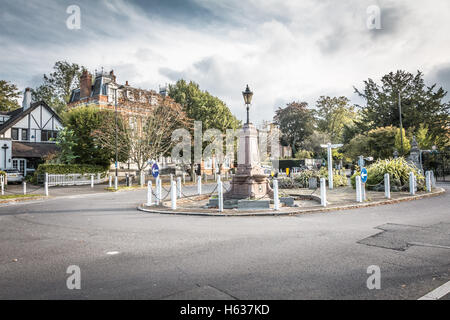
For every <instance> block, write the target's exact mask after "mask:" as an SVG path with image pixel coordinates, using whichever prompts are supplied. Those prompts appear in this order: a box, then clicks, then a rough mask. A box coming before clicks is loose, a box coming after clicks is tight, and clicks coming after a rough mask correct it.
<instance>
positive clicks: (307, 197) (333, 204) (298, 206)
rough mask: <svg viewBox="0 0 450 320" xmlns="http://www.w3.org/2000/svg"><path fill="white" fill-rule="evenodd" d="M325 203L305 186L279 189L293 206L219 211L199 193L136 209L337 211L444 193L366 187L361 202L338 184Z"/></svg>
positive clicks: (234, 213)
mask: <svg viewBox="0 0 450 320" xmlns="http://www.w3.org/2000/svg"><path fill="white" fill-rule="evenodd" d="M327 191H328V192H327V206H326V207H324V206H322V205H321V203H320V194H317V193H318V192H317V190H314V191H312V190H309V189H284V190H281V193H282V194H283V197H289V198H292V199H293V202H294V204H293V205H294V206H292V204H291V202H290V201H289V205H287V204H286V203H282V202H280V204H282V205H281V206H280V207H279V210H274V205H273V201H270V204H269V208H268V209H267V208H261V209H258V208H252V209H246V208H233V209H229V208H226V207H225V206H224V210H223V212H219V211H218V209H217V208H209V207H208V203H209V201H210V197H209V196H207V195H201V196H196V197H189V198H181V199H178V200H177V209H175V210H172V209H171V201H164V202H162V204H161V205H159V206H155V205H152V206H148V205H146V204H141V205H139V206H138V210H140V211H143V212H147V213H157V214H174V215H195V216H216V217H226V216H281V215H297V214H305V213H314V212H324V211H338V210H348V209H355V208H363V207H371V206H379V205H386V204H394V203H399V202H403V201H411V200H419V199H423V198H428V197H433V196H439V195H441V194H443V193H445V189H443V188H433V190H432V191H431V192H425V191H421V192H417V193H416V194H415V195H410V194H409V193H408V192H392V193H391V199H386V198H385V197H384V193H383V192H377V191H367V194H366V195H367V200H365V201H364V202H360V203H359V202H356V199H355V191H354V190H353V189H352V188H351V187H340V188H335V189H333V190H327Z"/></svg>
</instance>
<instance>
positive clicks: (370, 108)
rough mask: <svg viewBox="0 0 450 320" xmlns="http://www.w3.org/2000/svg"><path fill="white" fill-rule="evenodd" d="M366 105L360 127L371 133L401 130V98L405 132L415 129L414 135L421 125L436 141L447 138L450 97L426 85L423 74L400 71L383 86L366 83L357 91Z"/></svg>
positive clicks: (386, 78) (384, 78)
mask: <svg viewBox="0 0 450 320" xmlns="http://www.w3.org/2000/svg"><path fill="white" fill-rule="evenodd" d="M355 92H356V93H357V94H358V95H359V96H360V97H362V98H363V99H364V100H365V102H366V105H365V106H362V107H360V108H361V109H362V120H361V121H358V122H359V126H361V127H363V128H365V130H366V131H368V130H369V129H375V128H376V127H386V126H390V125H394V126H399V122H400V121H399V94H400V97H401V98H400V99H401V108H402V120H403V121H402V122H403V127H404V128H405V129H410V128H413V130H414V132H415V131H416V130H418V129H419V127H420V124H421V123H423V124H425V125H427V127H428V129H429V132H430V134H431V135H432V136H433V137H439V136H441V137H442V136H446V135H447V134H448V131H449V129H448V128H449V126H450V115H449V110H450V104H449V103H444V102H443V99H444V97H445V96H446V94H447V91H445V90H444V89H443V88H442V87H439V88H438V87H437V85H436V84H433V85H431V86H427V85H425V81H424V79H423V74H422V73H421V72H420V71H417V74H415V75H414V74H412V73H409V72H406V71H402V70H398V71H397V72H395V73H394V72H390V73H389V74H386V75H385V76H383V77H382V78H381V84H377V83H376V82H375V81H373V80H372V79H368V80H367V81H364V89H363V90H362V91H360V90H358V89H357V88H355Z"/></svg>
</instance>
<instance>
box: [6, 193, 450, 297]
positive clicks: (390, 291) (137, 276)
mask: <svg viewBox="0 0 450 320" xmlns="http://www.w3.org/2000/svg"><path fill="white" fill-rule="evenodd" d="M441 186H443V185H441ZM445 187H446V188H447V189H449V188H448V187H449V185H446V186H445ZM144 199H145V191H143V190H141V191H131V192H120V193H106V194H105V193H103V194H92V195H86V194H84V195H80V196H73V197H58V198H55V199H51V200H45V201H34V202H27V203H20V204H11V205H2V206H0V299H118V298H124V299H207V298H208V299H418V298H420V297H422V296H424V295H425V294H427V293H428V292H430V291H432V290H433V289H435V288H437V287H439V286H441V285H443V284H445V283H447V282H448V281H449V280H450V242H449V241H450V195H449V194H448V192H447V193H446V194H444V195H442V196H438V197H433V198H428V199H423V200H417V201H410V202H403V203H399V204H393V205H386V206H379V207H371V208H363V209H353V210H347V211H336V212H326V213H315V214H305V215H299V216H283V217H199V216H170V215H158V214H149V213H143V212H140V211H137V210H136V206H137V204H138V203H139V202H144ZM111 253H113V254H111ZM114 253H115V254H114ZM71 265H76V266H79V267H80V270H81V289H80V290H76V289H75V290H69V289H68V288H67V286H66V281H67V278H68V277H69V276H70V274H67V273H66V270H67V268H68V267H69V266H71ZM372 265H375V266H378V267H379V268H380V272H381V289H372V290H369V289H368V288H367V285H366V281H367V278H368V277H369V276H370V274H368V273H367V268H368V267H369V266H372ZM448 298H449V296H448V295H447V296H445V297H443V299H448Z"/></svg>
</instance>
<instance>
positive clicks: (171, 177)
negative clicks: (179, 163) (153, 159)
mask: <svg viewBox="0 0 450 320" xmlns="http://www.w3.org/2000/svg"><path fill="white" fill-rule="evenodd" d="M172 183H173V174H170V185H172Z"/></svg>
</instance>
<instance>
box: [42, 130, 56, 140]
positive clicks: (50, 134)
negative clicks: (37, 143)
mask: <svg viewBox="0 0 450 320" xmlns="http://www.w3.org/2000/svg"><path fill="white" fill-rule="evenodd" d="M57 137H58V131H52V130H41V141H44V142H45V141H53V140H51V139H56V138H57Z"/></svg>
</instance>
